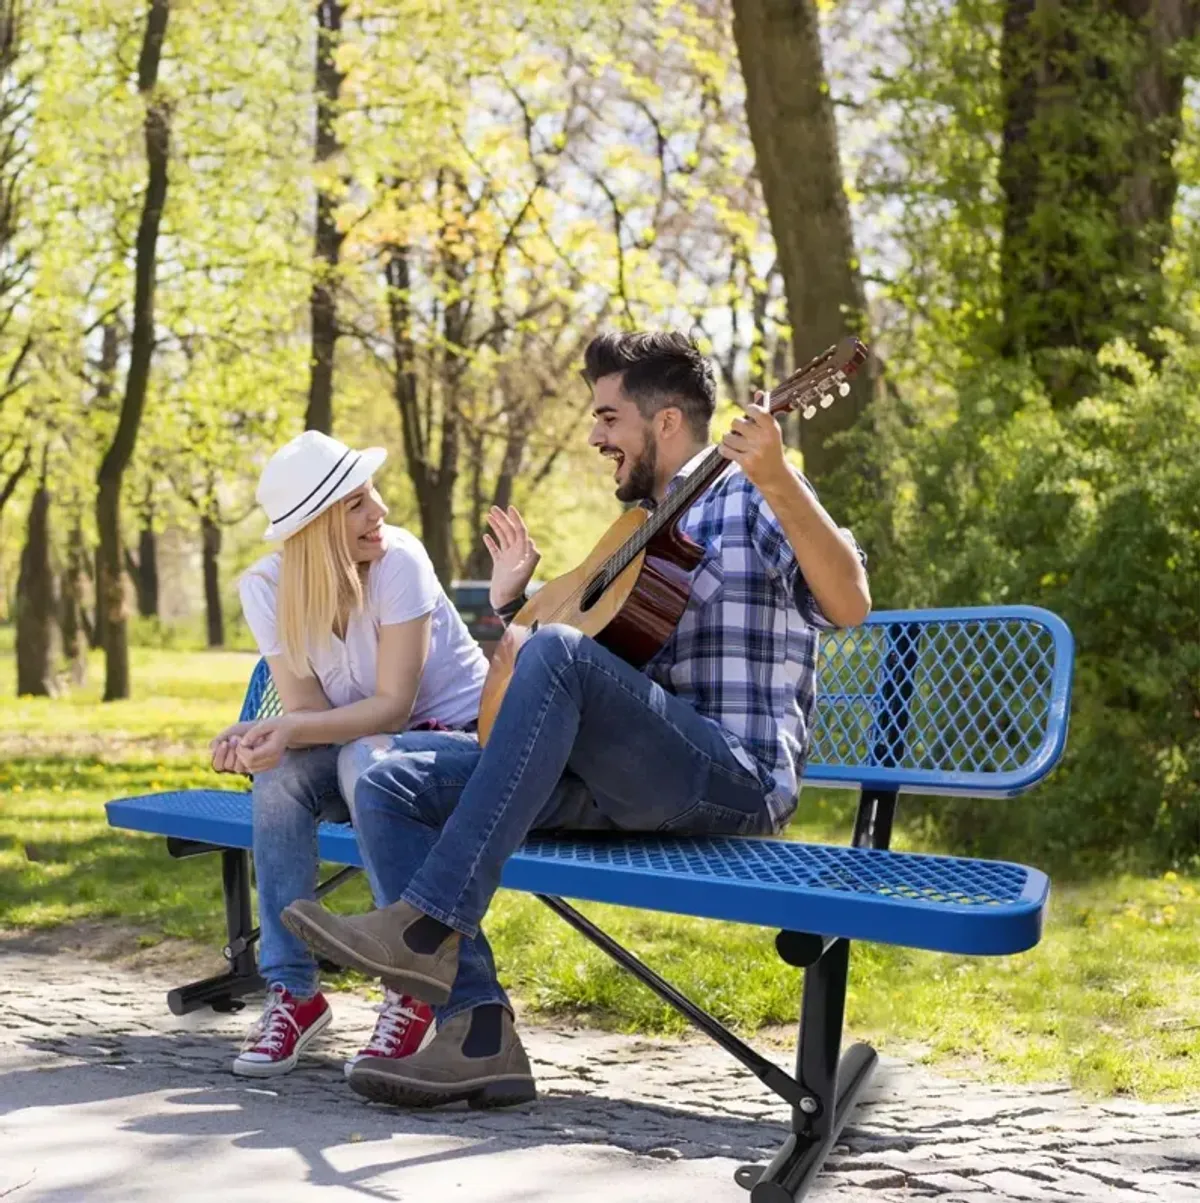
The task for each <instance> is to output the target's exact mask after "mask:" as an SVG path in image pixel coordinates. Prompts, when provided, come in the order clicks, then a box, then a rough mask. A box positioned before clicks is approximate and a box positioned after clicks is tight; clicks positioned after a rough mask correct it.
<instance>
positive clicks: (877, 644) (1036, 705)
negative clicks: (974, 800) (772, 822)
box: [804, 606, 1074, 797]
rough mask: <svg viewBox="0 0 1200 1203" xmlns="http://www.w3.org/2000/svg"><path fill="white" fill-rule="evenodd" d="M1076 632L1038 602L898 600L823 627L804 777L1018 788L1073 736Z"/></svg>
mask: <svg viewBox="0 0 1200 1203" xmlns="http://www.w3.org/2000/svg"><path fill="white" fill-rule="evenodd" d="M1073 661H1074V640H1073V639H1072V638H1071V632H1070V630H1069V629H1068V628H1067V625H1066V623H1064V622H1063V621H1062V619H1061V618H1059V617H1058V616H1057V615H1056V614H1052V613H1050V611H1049V610H1042V609H1038V608H1037V607H1035V606H992V607H964V608H962V609H946V610H891V611H882V612H880V613H877V614H872V615H871V617H870V618H869V619H868V620H867V621H866V623H864V624H863V625H862V626H860V627H854V628H851V629H849V630H843V631H830V632H827V633H826V634H824V635H823V636H822V637H821V658H820V667H819V669H818V674H817V675H818V685H819V689H818V694H817V699H818V700H817V718H816V722H815V724H814V729H813V737H812V743H811V748H810V752H809V759H808V764H807V766H806V767H805V770H804V783H805V784H806V785H825V786H840V787H846V788H851V787H854V788H857V787H860V786H862V787H866V788H870V789H881V790H903V791H907V792H910V793H923V794H965V795H973V796H983V797H1009V796H1012V795H1014V794H1018V793H1020V792H1021V791H1022V790H1025V789H1028V788H1029V787H1030V786H1031V785H1034V784H1036V783H1037V782H1038V781H1040V780H1041V779H1042V778H1043V777H1044V776H1045V775H1046V774H1047V773H1048V772H1049V771H1050V770H1051V768H1053V767H1054V765H1055V763H1056V762H1057V761H1058V759H1059V757H1060V756H1061V755H1062V750H1063V746H1064V744H1065V743H1066V738H1067V718H1068V713H1069V710H1070V699H1071V672H1072V664H1073Z"/></svg>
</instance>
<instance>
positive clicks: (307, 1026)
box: [233, 985, 333, 1078]
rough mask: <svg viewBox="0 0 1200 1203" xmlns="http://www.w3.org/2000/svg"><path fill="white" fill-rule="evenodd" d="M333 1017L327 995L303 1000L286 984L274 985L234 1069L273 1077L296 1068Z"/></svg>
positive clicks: (249, 1075)
mask: <svg viewBox="0 0 1200 1203" xmlns="http://www.w3.org/2000/svg"><path fill="white" fill-rule="evenodd" d="M332 1018H333V1013H332V1012H331V1011H330V1010H329V1003H327V1002H326V1001H325V995H323V994H314V995H313V996H312V998H309V999H305V1000H304V1001H303V1002H301V1001H300V1000H299V999H296V998H293V997H292V996H291V995H290V994H289V993H288V992H287V991H286V990H285V989H284V988H283V987H282V986H278V985H276V986H272V987H271V989H270V990H268V991H267V1003H266V1006H264V1007H263V1013H262V1015H260V1016H259V1019H258V1022H257V1023H256V1024H255V1025H254V1026H253V1027H252V1028H251V1029H250V1031H249V1032H248V1033H247V1035H246V1041H245V1043H244V1044H243V1045H242V1051H241V1053H240V1054H239V1055H238V1056H237V1058H236V1059H235V1060H234V1063H233V1072H234V1073H235V1074H238V1075H239V1076H241V1077H243V1078H271V1077H274V1076H275V1075H276V1074H285V1073H287V1072H288V1071H289V1070H291V1069H295V1068H296V1062H297V1061H299V1060H300V1054H301V1053H302V1052H304V1050H305V1049H306V1048H307V1047H308V1046H309V1045H310V1044H311V1043H312V1042H313V1041H314V1040H315V1039H316V1038H317V1037H318V1036H319V1035H320V1034H321V1032H323V1031H324V1030H325V1029H326V1028H327V1027H328V1026H329V1021H330V1020H331V1019H332Z"/></svg>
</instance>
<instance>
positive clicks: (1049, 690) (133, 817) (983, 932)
mask: <svg viewBox="0 0 1200 1203" xmlns="http://www.w3.org/2000/svg"><path fill="white" fill-rule="evenodd" d="M1073 655H1074V648H1073V641H1072V638H1071V634H1070V632H1069V630H1068V629H1067V627H1066V626H1065V624H1064V623H1063V622H1062V620H1061V619H1059V618H1058V617H1056V616H1055V615H1053V614H1051V613H1049V612H1048V611H1045V610H1040V609H1036V608H1033V607H1028V606H1004V607H992V608H987V609H952V610H926V611H891V612H884V613H879V614H874V615H872V616H871V618H870V619H869V620H868V621H867V622H866V623H865V624H864V625H863V626H861V627H856V628H854V629H852V630H847V631H835V632H830V633H828V634H825V635H823V636H822V639H821V660H820V671H819V683H820V691H819V695H818V697H819V701H818V715H817V721H816V725H815V728H814V733H813V743H812V749H811V752H810V757H809V763H808V765H807V767H806V769H805V773H804V783H805V784H806V785H810V786H811V785H819V786H823V787H827V788H848V789H849V788H852V789H856V790H858V791H859V805H858V812H857V817H856V820H855V827H854V835H853V839H852V843H851V846H850V847H831V846H826V845H811V844H800V843H793V842H789V841H785V840H768V839H737V838H712V839H691V838H665V837H657V836H638V837H622V838H620V839H613V838H558V837H549V836H537V837H534V838H531V839H530V840H529V841H528V842H527V843H526V844H525V846H524V847H523V848H522V850H521V851H520V852H519V853H518V854H517V855H516V856H514V857H513V858H512V859H511V860H510V861H509V863H508V865H507V867H506V869H505V873H504V878H503V884H504V885H505V886H507V887H508V888H510V889H514V890H525V891H529V892H531V893H534V894H536V895H537V896H538V897H539V898H541V900H542V901H543V902H545V903H546V904H547V905H548V906H550V907H551V908H552V909H553V910H554V911H555V912H556V913H558V914H559V915H560V916H562V917H563V918H564V919H565V920H566V921H567V922H568V923H570V924H571V925H572V926H573V927H575V928H576V929H577V930H578V931H580V932H581V933H582V934H583V935H585V936H586V937H587V938H588V939H590V940H592V941H593V942H594V943H596V944H597V945H598V946H599V947H600V948H602V949H603V950H604V951H605V952H606V953H608V954H609V955H610V956H612V957H613V958H614V959H615V960H617V961H618V962H619V963H620V964H621V965H622V966H624V967H625V968H626V969H628V970H630V972H632V973H634V974H635V975H636V976H637V977H638V978H639V979H640V980H641V981H643V982H644V983H645V984H646V985H647V986H649V987H650V988H651V989H653V990H654V991H655V992H656V993H657V994H658V995H659V996H660V997H661V998H662V999H664V1001H666V1002H668V1003H669V1004H670V1005H671V1006H674V1007H676V1008H677V1009H678V1010H680V1011H681V1012H682V1013H683V1014H684V1015H686V1016H687V1017H688V1019H690V1020H691V1021H692V1022H693V1023H695V1024H696V1025H697V1026H699V1027H700V1028H701V1029H702V1030H703V1031H705V1032H706V1033H707V1034H708V1035H710V1036H711V1037H712V1038H713V1039H714V1040H716V1041H717V1042H718V1043H719V1044H721V1045H722V1047H724V1048H725V1049H726V1050H727V1051H729V1052H730V1053H731V1054H732V1055H733V1056H735V1057H736V1058H737V1059H738V1060H739V1061H741V1062H742V1063H743V1064H744V1065H745V1066H746V1067H747V1068H748V1069H750V1070H751V1072H753V1073H754V1074H755V1075H756V1076H758V1077H759V1078H760V1079H761V1080H762V1081H763V1082H764V1083H765V1084H766V1085H767V1086H768V1087H770V1088H771V1089H772V1090H773V1091H775V1093H777V1094H778V1095H779V1096H780V1097H781V1098H783V1099H784V1101H785V1102H787V1103H789V1104H791V1106H792V1135H791V1136H790V1137H789V1139H788V1140H787V1142H786V1143H785V1144H784V1146H783V1148H782V1149H781V1150H780V1152H779V1154H778V1155H777V1156H776V1157H775V1159H774V1160H773V1161H772V1162H771V1164H770V1165H769V1166H767V1167H765V1169H764V1168H763V1167H759V1166H747V1167H743V1169H742V1170H740V1171H739V1172H738V1181H739V1182H740V1183H741V1184H742V1185H743V1186H746V1187H747V1188H749V1189H750V1190H751V1192H752V1193H751V1199H752V1203H785V1201H786V1203H790V1201H791V1200H793V1199H800V1198H801V1197H803V1195H804V1194H805V1193H806V1192H807V1189H808V1187H809V1185H810V1184H811V1182H812V1179H813V1177H814V1176H815V1174H816V1172H817V1171H818V1170H819V1168H820V1166H821V1164H822V1162H823V1160H824V1158H825V1155H826V1153H827V1152H828V1150H829V1149H830V1148H831V1147H832V1146H833V1144H834V1142H835V1141H836V1139H837V1136H838V1134H839V1133H840V1131H841V1130H842V1127H843V1126H844V1125H845V1123H846V1121H847V1119H848V1117H849V1115H850V1112H851V1110H852V1109H853V1106H854V1103H855V1101H856V1099H857V1097H858V1095H859V1094H860V1092H861V1090H862V1088H863V1087H864V1086H865V1084H866V1082H867V1080H868V1078H869V1076H870V1073H871V1071H872V1069H873V1068H874V1065H875V1062H876V1055H875V1052H874V1050H873V1049H871V1048H870V1047H869V1046H867V1045H865V1044H856V1045H853V1046H852V1047H851V1048H849V1049H848V1050H847V1051H846V1052H845V1054H844V1055H843V1054H841V1040H842V1020H843V1013H844V1009H845V998H846V983H847V975H848V969H849V951H850V941H851V940H871V941H875V942H879V943H887V944H896V945H902V946H905V947H912V948H925V949H933V950H935V951H942V952H953V953H965V954H977V955H999V954H1006V953H1015V952H1021V951H1023V950H1025V949H1027V948H1030V947H1032V946H1033V945H1034V944H1036V943H1037V941H1038V939H1039V938H1040V935H1041V928H1042V916H1043V912H1044V910H1045V906H1046V901H1047V898H1048V896H1049V881H1048V880H1047V878H1046V877H1045V875H1044V874H1042V873H1040V872H1039V871H1038V870H1036V869H1031V868H1027V867H1025V866H1023V865H1018V864H1009V863H1005V862H997V861H984V860H968V859H964V858H960V857H948V856H925V855H918V854H912V853H897V852H891V851H888V845H889V842H890V839H891V830H892V822H893V818H894V815H895V808H896V802H897V797H898V795H899V794H900V793H901V792H908V793H919V794H935V795H967V796H974V797H979V798H1005V797H1012V796H1015V795H1016V794H1019V793H1021V792H1022V791H1023V790H1026V789H1028V788H1029V787H1030V786H1032V785H1034V784H1036V783H1037V782H1038V781H1040V780H1041V779H1042V778H1043V777H1044V776H1045V775H1046V774H1047V773H1048V772H1049V771H1050V770H1051V769H1052V768H1053V766H1054V764H1055V763H1056V762H1057V760H1058V758H1059V757H1060V755H1061V754H1062V750H1063V745H1064V743H1065V741H1066V733H1067V717H1068V710H1069V702H1070V689H1071V670H1072V661H1073ZM278 708H279V701H278V697H277V695H276V694H275V691H274V687H273V685H272V684H271V679H270V674H269V673H268V671H267V669H266V664H265V663H264V662H260V663H259V664H258V666H257V667H256V668H255V671H254V673H253V676H252V678H251V682H250V687H249V689H248V691H247V694H246V699H245V702H244V704H243V707H242V715H241V717H242V718H243V719H249V718H254V717H256V716H265V715H268V714H272V713H277V712H278ZM107 810H108V820H109V823H110V824H111V825H112V826H114V827H122V828H128V829H130V830H134V831H143V832H152V833H154V834H157V835H165V836H166V837H167V846H168V850H169V851H170V853H171V854H172V855H173V856H192V855H197V854H200V853H205V852H214V851H219V852H221V853H222V867H223V881H224V890H225V907H226V918H227V924H228V931H229V942H228V944H227V946H226V949H225V955H226V957H227V959H228V960H229V962H230V968H229V971H228V972H227V973H224V974H221V975H219V976H218V977H215V978H210V979H208V980H207V981H204V982H197V983H194V984H192V985H190V986H184V987H181V988H180V989H178V990H174V991H172V992H171V994H170V995H169V996H168V1003H169V1005H170V1007H171V1009H172V1011H174V1012H175V1013H177V1014H183V1013H186V1012H187V1011H190V1010H193V1009H195V1008H197V1007H200V1006H204V1005H210V1006H212V1007H214V1008H215V1009H218V1010H232V1009H236V1008H237V1007H239V1006H240V1005H241V1003H240V999H241V997H242V996H243V995H245V994H247V993H250V992H252V991H254V990H256V989H260V988H261V987H262V982H261V979H259V977H258V975H257V972H256V970H255V965H254V957H253V947H252V946H253V943H254V941H255V939H256V938H257V934H258V933H257V931H255V930H254V929H253V928H252V926H251V910H250V901H251V897H250V868H249V856H248V853H247V851H246V850H247V849H249V848H250V847H251V811H250V795H249V793H246V792H232V791H223V790H187V791H182V792H174V793H164V794H156V795H150V796H147V797H140V798H125V799H121V800H119V801H115V802H110V803H109V804H108V806H107ZM320 851H321V855H322V856H323V857H324V858H325V859H326V860H328V861H330V862H333V863H335V864H341V865H344V866H346V868H344V869H342V870H341V871H340V872H338V873H336V874H335V875H334V876H333V877H332V878H330V879H329V881H327V882H326V883H324V884H323V885H322V887H321V889H320V891H319V893H320V894H324V893H326V892H328V891H329V890H330V889H333V888H335V887H336V886H337V885H338V884H340V883H341V882H342V881H343V880H345V878H346V877H347V876H349V875H351V874H353V873H354V872H356V871H357V868H356V867H357V866H361V863H362V862H361V858H360V856H359V853H358V849H357V847H356V844H355V840H354V835H353V832H352V831H351V830H350V829H349V828H348V827H346V826H342V825H334V824H325V825H323V827H322V829H321V832H320ZM562 895H566V896H568V897H572V898H577V899H586V900H591V901H597V902H610V903H617V904H620V905H625V906H634V907H642V908H648V909H651V910H661V911H668V912H672V913H677V914H687V915H698V916H702V917H705V918H712V919H726V920H735V921H738V922H742V923H751V924H756V925H759V926H765V927H771V928H776V929H778V932H779V934H778V936H777V937H776V948H777V950H778V952H779V955H780V956H781V957H782V958H783V960H784V961H785V962H787V963H788V964H790V965H794V966H796V967H798V968H803V969H804V970H805V979H804V989H803V997H802V1003H801V1023H800V1040H799V1052H798V1057H797V1068H796V1073H795V1076H794V1077H793V1076H792V1075H789V1074H786V1073H784V1072H783V1071H782V1070H781V1069H779V1068H778V1067H777V1066H775V1065H774V1064H772V1063H771V1062H770V1061H768V1060H766V1059H765V1058H764V1057H762V1056H760V1055H759V1054H758V1053H756V1052H755V1051H754V1050H753V1049H751V1048H750V1047H749V1046H748V1045H746V1044H745V1043H744V1042H743V1041H741V1040H740V1039H738V1037H736V1036H735V1035H733V1033H731V1032H729V1031H728V1030H727V1029H726V1028H725V1027H723V1026H722V1025H721V1024H720V1023H719V1022H718V1021H717V1020H715V1019H714V1018H713V1017H712V1016H710V1015H708V1014H707V1013H706V1012H704V1011H703V1010H702V1009H701V1008H700V1007H699V1006H697V1005H696V1004H695V1003H694V1002H692V1001H691V1000H689V999H687V998H685V997H684V996H683V995H681V994H680V993H679V992H678V991H676V990H675V989H674V988H673V987H672V986H670V985H669V984H668V983H667V982H665V981H664V980H663V979H661V978H660V977H658V975H657V974H655V973H654V972H653V971H652V970H651V969H649V968H648V967H647V966H645V965H644V964H642V963H641V962H640V961H638V960H637V959H636V958H635V957H634V956H633V955H632V954H631V953H629V952H628V951H627V950H626V949H624V948H622V947H621V946H620V945H618V944H617V943H616V942H615V941H613V940H612V939H610V938H609V937H608V936H607V935H605V934H604V933H603V932H602V931H600V930H599V929H598V928H597V927H596V926H595V925H594V924H592V923H591V921H590V920H588V919H587V918H586V917H585V916H583V915H582V914H580V913H579V912H578V911H576V910H575V909H574V908H573V907H571V906H569V905H568V904H567V903H566V902H564V901H563V900H562V897H561V896H562Z"/></svg>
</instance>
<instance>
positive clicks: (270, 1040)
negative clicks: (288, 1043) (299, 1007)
mask: <svg viewBox="0 0 1200 1203" xmlns="http://www.w3.org/2000/svg"><path fill="white" fill-rule="evenodd" d="M289 1026H290V1027H291V1028H292V1029H293V1031H295V1033H296V1035H297V1036H299V1035H300V1025H299V1024H298V1023H297V1022H296V1017H295V1015H293V1014H292V1010H291V1007H290V1005H289V1004H288V1002H287V1000H286V999H285V997H284V993H283V991H282V990H271V991H269V992H268V994H267V1002H266V1005H265V1006H264V1007H263V1013H262V1014H261V1015H260V1016H259V1017H258V1020H257V1021H256V1022H255V1024H254V1026H253V1027H252V1028H251V1029H250V1031H249V1032H247V1034H246V1041H245V1043H244V1044H243V1045H242V1051H243V1052H250V1051H252V1050H254V1049H263V1050H265V1051H266V1052H271V1053H277V1052H279V1050H280V1049H281V1048H282V1047H283V1042H284V1040H285V1039H286V1037H287V1032H288V1027H289Z"/></svg>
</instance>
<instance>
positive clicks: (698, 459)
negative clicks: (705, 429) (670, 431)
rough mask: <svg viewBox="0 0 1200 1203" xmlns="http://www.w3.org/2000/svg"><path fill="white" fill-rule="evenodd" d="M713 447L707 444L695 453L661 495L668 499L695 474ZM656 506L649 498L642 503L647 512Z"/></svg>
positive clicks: (672, 478)
mask: <svg viewBox="0 0 1200 1203" xmlns="http://www.w3.org/2000/svg"><path fill="white" fill-rule="evenodd" d="M713 446H714V444H712V443H709V444H708V446H707V447H701V448H700V450H699V451H697V452H696V454H695V455H693V456H692V458H691V459H690V460H688V462H687V463H686V464H684V465H683V466H682V467H681V468H680V469H679V471H678V472H676V473H675V475H674V476H672V477H671V483H670V484H669V485H667V491H666V492H665V493H664V494H663V496H664V497H669V496H670V495H671V494H672V493H673V492H674V491H675V490H676V489H677V488H678V487H679V486H680V484H682V483H683V481H685V480H687V478H688V477H689V476H691V474H692V473H693V472H695V470H696V469H697V468H698V467H700V464H701V463H702V462H703V461H704V459H705V458H706V457H707V456H708V453H709V452H710V451H711V450H712V449H713ZM656 504H657V503H656V502H655V501H653V500H652V499H650V498H649V497H648V498H646V500H645V501H643V502H642V505H643V506H645V508H646V509H648V510H652V509H654V507H655V505H656Z"/></svg>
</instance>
